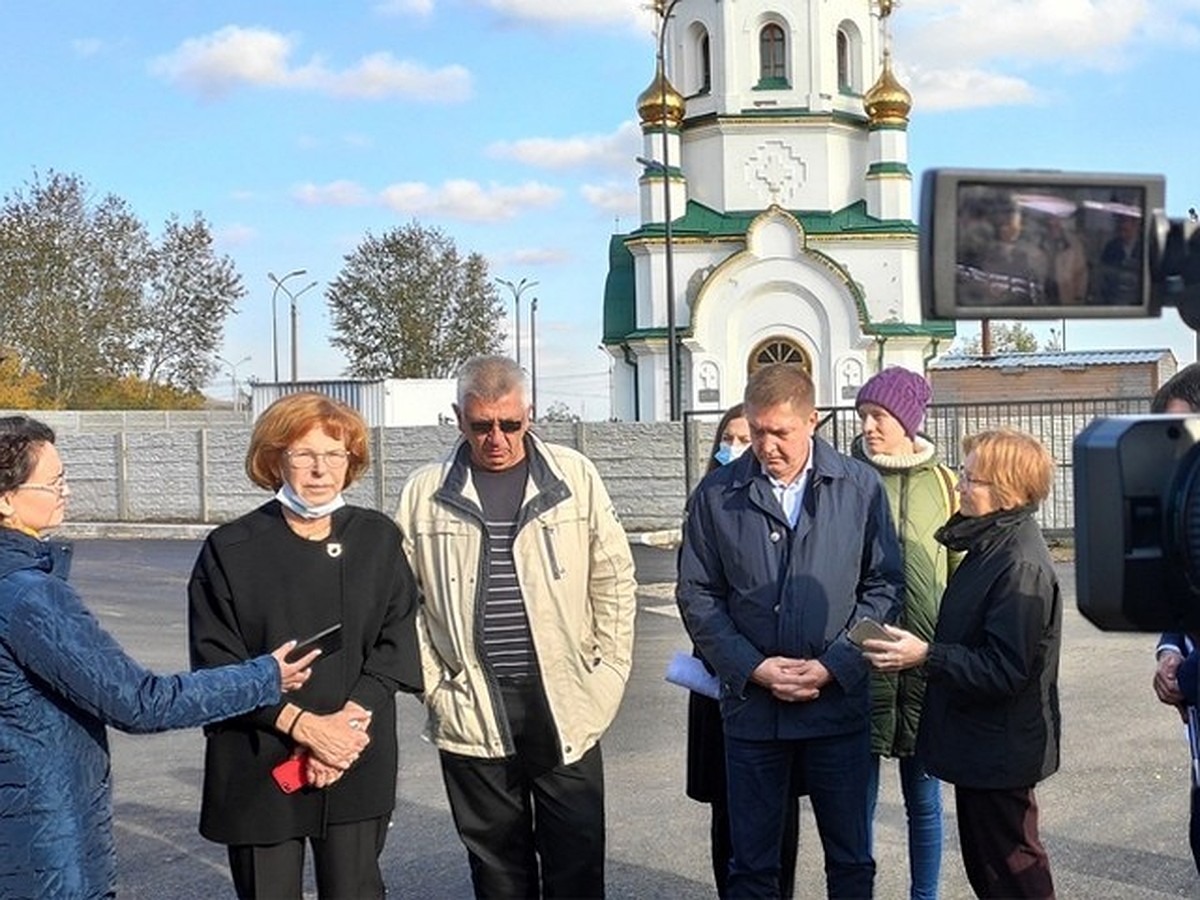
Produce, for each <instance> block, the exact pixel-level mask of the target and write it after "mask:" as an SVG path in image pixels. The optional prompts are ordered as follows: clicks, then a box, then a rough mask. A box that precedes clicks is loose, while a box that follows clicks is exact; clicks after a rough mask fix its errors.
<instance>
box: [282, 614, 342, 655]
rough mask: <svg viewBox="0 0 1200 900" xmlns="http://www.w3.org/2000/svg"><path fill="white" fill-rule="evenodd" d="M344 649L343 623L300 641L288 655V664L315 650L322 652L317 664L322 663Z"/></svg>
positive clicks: (323, 629)
mask: <svg viewBox="0 0 1200 900" xmlns="http://www.w3.org/2000/svg"><path fill="white" fill-rule="evenodd" d="M341 649H342V623H341V622H338V623H337V624H336V625H330V626H329V627H328V628H322V629H321V630H320V631H318V632H317V633H316V634H314V635H312V636H311V637H306V638H305V639H304V640H302V641H300V643H298V644H297V645H296V646H295V648H294V649H293V650H292V652H291V653H289V654H288V655H287V661H288V662H295V661H296V660H298V659H300V658H301V657H303V656H304V655H305V654H307V653H311V652H312V651H313V650H320V651H321V655H320V656H318V657H317V659H316V662H320V661H321V660H323V659H325V657H327V656H332V655H333V654H334V653H337V652H338V651H339V650H341Z"/></svg>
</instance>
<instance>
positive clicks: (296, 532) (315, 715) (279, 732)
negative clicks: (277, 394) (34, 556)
mask: <svg viewBox="0 0 1200 900" xmlns="http://www.w3.org/2000/svg"><path fill="white" fill-rule="evenodd" d="M366 466H367V429H366V425H365V424H364V422H363V420H362V418H361V417H360V416H359V415H358V414H357V413H356V412H354V411H353V410H352V409H350V408H349V407H347V406H345V405H344V404H341V403H337V402H335V401H333V400H331V399H329V398H328V397H325V396H323V395H321V394H313V393H300V394H292V395H290V396H287V397H284V398H282V399H280V400H278V401H276V402H275V403H274V404H272V405H271V407H270V408H268V409H267V411H266V412H264V413H263V414H262V416H261V417H259V419H258V422H257V423H256V424H255V428H254V433H253V435H252V437H251V440H250V449H249V452H248V454H247V458H246V470H247V473H248V474H249V476H250V479H251V480H252V481H253V482H254V483H255V484H257V485H259V486H260V487H264V488H267V489H269V490H273V491H275V492H276V494H275V498H274V499H273V500H271V501H270V502H268V503H266V504H265V505H263V506H261V507H259V508H258V509H256V510H254V511H253V512H251V513H248V514H247V515H245V516H242V517H241V518H240V519H237V520H235V521H233V522H230V523H228V524H226V525H223V526H221V527H220V528H218V529H216V530H215V531H213V532H212V534H211V535H209V537H208V540H206V541H205V543H204V547H203V549H202V550H201V552H200V557H199V559H198V560H197V561H196V566H195V570H194V572H193V573H192V580H191V584H190V587H189V596H190V603H191V613H190V641H191V653H192V664H193V666H194V667H196V668H207V667H209V666H214V665H220V664H222V663H226V662H230V661H233V660H239V659H246V658H248V657H251V656H254V655H255V654H257V653H259V652H260V648H262V647H264V646H270V645H271V643H272V642H274V641H275V640H277V637H278V636H280V635H297V634H299V635H314V634H317V633H318V632H320V631H323V630H325V629H326V628H328V627H330V626H333V625H340V626H341V629H340V644H339V646H337V647H336V649H331V650H330V652H329V653H327V654H326V655H325V656H324V657H323V658H321V659H320V660H319V661H318V662H317V663H316V664H314V666H313V676H312V679H311V680H310V681H309V683H308V684H307V685H305V687H304V689H303V690H302V691H299V692H297V693H296V694H295V695H294V696H293V697H292V698H290V702H288V703H284V704H277V705H275V706H272V707H268V708H265V709H262V710H259V711H257V712H255V713H252V714H250V715H245V716H240V717H238V718H236V719H230V720H229V721H226V722H222V723H220V724H218V725H215V726H212V727H210V728H209V729H208V730H207V734H208V742H207V748H206V752H205V760H204V799H203V805H202V808H201V811H200V833H201V834H203V835H204V836H205V837H206V838H208V839H209V840H212V841H217V842H219V843H223V844H226V845H228V853H229V862H230V869H231V871H232V875H233V881H234V887H235V888H236V890H237V894H238V897H240V898H252V897H256V898H259V900H262V898H266V897H271V898H297V900H298V898H300V897H301V896H302V872H303V868H304V854H305V847H306V843H311V845H312V848H313V862H314V871H315V874H316V881H317V891H318V894H319V895H320V896H321V897H322V898H326V897H355V898H370V897H382V896H383V895H384V885H383V877H382V875H381V873H380V870H379V855H380V853H382V851H383V844H384V840H385V838H386V836H387V828H388V820H389V818H390V816H391V812H392V809H393V807H394V806H395V798H396V767H397V745H396V708H395V693H396V691H397V690H407V691H419V690H420V683H421V676H420V663H419V660H418V656H417V647H416V633H415V630H414V626H413V617H414V615H415V612H416V597H417V592H416V585H415V582H414V580H413V576H412V572H411V570H410V569H409V567H408V563H407V562H406V560H405V557H404V554H403V553H402V551H401V548H400V533H399V531H398V530H397V528H396V526H395V524H394V523H393V522H392V521H391V519H389V518H387V517H386V516H383V515H381V514H379V513H377V512H374V511H372V510H367V509H363V508H360V507H353V506H347V505H346V504H345V501H344V500H343V499H342V490H343V489H344V488H345V487H347V486H348V485H349V484H351V483H352V482H353V481H354V480H355V479H356V478H357V477H358V475H359V474H361V473H362V472H363V471H364V470H365V468H366ZM289 759H296V760H298V761H299V764H300V769H301V771H302V772H303V773H304V776H305V778H306V780H307V782H308V783H307V786H305V787H302V788H301V789H300V790H298V791H295V792H293V793H285V792H284V791H283V790H282V789H281V787H280V786H279V785H278V784H277V783H276V780H275V778H274V777H273V775H272V772H273V770H274V769H275V768H276V767H277V766H279V765H280V764H281V763H284V762H286V761H288V760H289Z"/></svg>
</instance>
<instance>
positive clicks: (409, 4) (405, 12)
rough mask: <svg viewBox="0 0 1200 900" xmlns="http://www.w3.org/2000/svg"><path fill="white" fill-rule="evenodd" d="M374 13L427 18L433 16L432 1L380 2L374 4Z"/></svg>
mask: <svg viewBox="0 0 1200 900" xmlns="http://www.w3.org/2000/svg"><path fill="white" fill-rule="evenodd" d="M375 12H377V13H380V14H381V15H385V16H429V15H432V14H433V0H382V2H380V3H376V4H375Z"/></svg>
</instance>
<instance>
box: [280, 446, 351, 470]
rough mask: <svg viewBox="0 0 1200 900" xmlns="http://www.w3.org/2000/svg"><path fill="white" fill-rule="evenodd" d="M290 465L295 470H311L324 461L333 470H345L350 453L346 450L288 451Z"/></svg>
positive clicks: (286, 454) (286, 453)
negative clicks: (319, 451)
mask: <svg viewBox="0 0 1200 900" xmlns="http://www.w3.org/2000/svg"><path fill="white" fill-rule="evenodd" d="M283 455H284V456H286V457H287V461H288V465H289V466H291V467H292V468H293V469H311V468H312V467H313V466H315V465H316V464H317V460H318V459H319V460H322V461H323V462H324V463H325V465H326V466H328V467H329V468H331V469H341V468H344V467H345V465H346V463H348V462H349V461H350V453H349V452H348V451H346V450H326V451H325V452H324V453H318V452H317V451H316V450H288V451H286V452H285V453H284V454H283Z"/></svg>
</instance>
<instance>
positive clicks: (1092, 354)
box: [929, 347, 1174, 371]
mask: <svg viewBox="0 0 1200 900" xmlns="http://www.w3.org/2000/svg"><path fill="white" fill-rule="evenodd" d="M1167 356H1170V357H1171V358H1174V354H1173V353H1172V352H1171V350H1170V349H1168V348H1165V347H1159V348H1153V349H1146V350H1076V351H1066V350H1047V351H1039V352H1036V353H995V354H993V355H991V356H971V355H966V354H961V355H960V354H947V355H945V356H939V357H938V358H937V359H935V360H933V361H932V362H930V363H929V369H930V370H931V371H937V370H941V371H947V370H954V369H1018V368H1025V369H1032V368H1054V369H1062V368H1076V367H1082V366H1134V365H1145V364H1147V363H1157V362H1160V361H1161V360H1162V359H1163V358H1164V357H1167Z"/></svg>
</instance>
